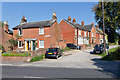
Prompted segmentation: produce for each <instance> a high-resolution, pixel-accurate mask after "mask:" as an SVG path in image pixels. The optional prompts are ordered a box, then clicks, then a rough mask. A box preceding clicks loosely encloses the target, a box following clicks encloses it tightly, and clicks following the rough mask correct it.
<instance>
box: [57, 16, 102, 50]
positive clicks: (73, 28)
mask: <svg viewBox="0 0 120 80" xmlns="http://www.w3.org/2000/svg"><path fill="white" fill-rule="evenodd" d="M59 26H60V28H61V31H62V35H63V40H65V41H66V44H67V43H73V44H76V45H79V46H82V47H84V48H85V45H89V44H91V45H92V44H100V41H101V39H102V38H103V34H102V33H100V32H99V31H101V30H100V29H99V28H97V31H96V27H95V26H94V23H91V24H90V25H84V21H82V22H81V25H80V24H78V23H76V19H75V18H74V19H73V20H72V21H71V17H68V19H67V20H66V19H62V20H61V21H60V23H59ZM98 36H100V37H99V38H98ZM98 42H99V43H98Z"/></svg>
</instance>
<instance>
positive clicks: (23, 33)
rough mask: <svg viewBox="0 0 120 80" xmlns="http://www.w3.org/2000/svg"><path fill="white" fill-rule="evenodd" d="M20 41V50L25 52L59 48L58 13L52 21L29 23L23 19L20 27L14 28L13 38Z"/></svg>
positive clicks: (53, 16)
mask: <svg viewBox="0 0 120 80" xmlns="http://www.w3.org/2000/svg"><path fill="white" fill-rule="evenodd" d="M16 35H18V36H19V39H18V49H19V50H23V51H29V50H37V49H39V48H49V47H59V41H60V27H59V25H58V22H57V16H56V13H55V12H53V15H52V20H46V21H37V22H27V20H26V18H25V17H23V18H22V19H21V23H20V25H17V26H15V27H14V28H13V37H14V38H17V37H16Z"/></svg>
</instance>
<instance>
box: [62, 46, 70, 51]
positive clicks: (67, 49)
mask: <svg viewBox="0 0 120 80" xmlns="http://www.w3.org/2000/svg"><path fill="white" fill-rule="evenodd" d="M69 50H71V49H70V48H69V47H65V48H64V49H62V52H65V51H69Z"/></svg>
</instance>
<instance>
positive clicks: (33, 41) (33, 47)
mask: <svg viewBox="0 0 120 80" xmlns="http://www.w3.org/2000/svg"><path fill="white" fill-rule="evenodd" d="M33 50H35V41H33Z"/></svg>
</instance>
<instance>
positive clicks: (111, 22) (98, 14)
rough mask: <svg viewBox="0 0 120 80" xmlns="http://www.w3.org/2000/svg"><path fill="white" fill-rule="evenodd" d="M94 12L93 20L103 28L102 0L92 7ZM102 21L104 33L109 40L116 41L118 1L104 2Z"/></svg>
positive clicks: (119, 26) (118, 21)
mask: <svg viewBox="0 0 120 80" xmlns="http://www.w3.org/2000/svg"><path fill="white" fill-rule="evenodd" d="M92 11H93V12H94V14H95V20H96V22H97V23H98V24H99V26H100V28H101V29H103V25H102V24H103V20H102V19H103V16H102V2H99V3H98V4H97V5H95V6H94V7H93V8H92ZM104 21H105V33H106V34H107V35H108V41H109V42H112V43H114V42H116V41H117V40H118V36H119V35H118V34H117V33H116V29H120V1H119V2H104Z"/></svg>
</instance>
